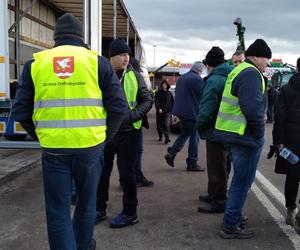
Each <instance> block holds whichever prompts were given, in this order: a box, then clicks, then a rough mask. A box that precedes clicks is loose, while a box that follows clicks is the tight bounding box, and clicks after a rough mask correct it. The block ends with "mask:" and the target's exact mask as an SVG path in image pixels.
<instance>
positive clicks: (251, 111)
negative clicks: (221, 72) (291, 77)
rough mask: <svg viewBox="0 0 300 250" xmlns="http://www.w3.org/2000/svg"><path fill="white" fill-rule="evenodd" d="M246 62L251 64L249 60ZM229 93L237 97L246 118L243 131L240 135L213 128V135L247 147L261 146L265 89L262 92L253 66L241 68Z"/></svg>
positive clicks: (263, 128)
mask: <svg viewBox="0 0 300 250" xmlns="http://www.w3.org/2000/svg"><path fill="white" fill-rule="evenodd" d="M246 62H248V63H251V64H253V63H252V62H251V61H250V60H246ZM253 65H254V64H253ZM254 66H255V65H254ZM231 94H232V95H234V96H236V97H238V100H239V104H240V107H241V111H242V112H243V114H244V116H245V118H246V120H247V127H246V130H245V133H244V135H242V136H241V135H239V134H237V133H231V132H225V131H220V130H215V135H216V136H217V137H218V139H219V140H221V141H222V142H229V143H235V144H240V145H243V146H249V147H257V146H261V144H262V143H263V138H264V133H265V121H264V117H265V113H266V106H267V90H265V92H264V94H262V81H261V75H260V74H259V72H258V71H257V70H256V69H254V68H247V69H245V70H243V71H242V72H241V73H240V74H239V75H238V76H237V77H236V78H235V80H234V81H233V83H232V89H231Z"/></svg>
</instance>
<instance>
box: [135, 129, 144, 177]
mask: <svg viewBox="0 0 300 250" xmlns="http://www.w3.org/2000/svg"><path fill="white" fill-rule="evenodd" d="M137 143H138V150H137V156H136V161H135V177H136V181H137V182H138V181H141V180H142V179H143V177H144V175H143V171H142V159H143V151H144V146H143V144H144V136H143V131H141V133H140V134H139V138H138V142H137Z"/></svg>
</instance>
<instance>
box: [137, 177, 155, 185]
mask: <svg viewBox="0 0 300 250" xmlns="http://www.w3.org/2000/svg"><path fill="white" fill-rule="evenodd" d="M153 185H154V183H153V181H149V180H148V179H147V178H146V177H143V178H142V179H141V180H140V181H136V186H137V187H152V186H153Z"/></svg>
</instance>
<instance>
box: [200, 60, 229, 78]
mask: <svg viewBox="0 0 300 250" xmlns="http://www.w3.org/2000/svg"><path fill="white" fill-rule="evenodd" d="M232 70H233V67H232V66H230V65H229V64H228V63H222V64H219V65H218V66H217V67H215V68H214V69H213V70H212V71H211V72H210V74H209V75H208V76H207V77H205V80H207V79H208V78H209V77H210V76H212V75H219V76H224V77H227V76H228V74H229V73H230V72H231V71H232Z"/></svg>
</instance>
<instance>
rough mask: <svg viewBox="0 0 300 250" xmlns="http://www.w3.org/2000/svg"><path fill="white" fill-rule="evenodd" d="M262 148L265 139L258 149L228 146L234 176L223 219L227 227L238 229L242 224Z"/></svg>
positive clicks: (235, 145)
mask: <svg viewBox="0 0 300 250" xmlns="http://www.w3.org/2000/svg"><path fill="white" fill-rule="evenodd" d="M262 147H263V139H262V140H261V146H258V147H245V146H241V145H237V144H227V145H226V148H227V150H228V153H229V155H230V159H231V161H232V165H233V170H234V174H233V177H232V181H231V185H230V189H229V194H228V200H227V204H226V209H225V213H224V218H223V224H224V226H225V227H237V226H239V225H240V223H241V218H242V212H243V207H244V204H245V201H246V198H247V194H248V191H249V189H250V188H251V185H252V183H253V181H254V179H255V173H256V168H257V164H258V161H259V157H260V154H261V151H262Z"/></svg>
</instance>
